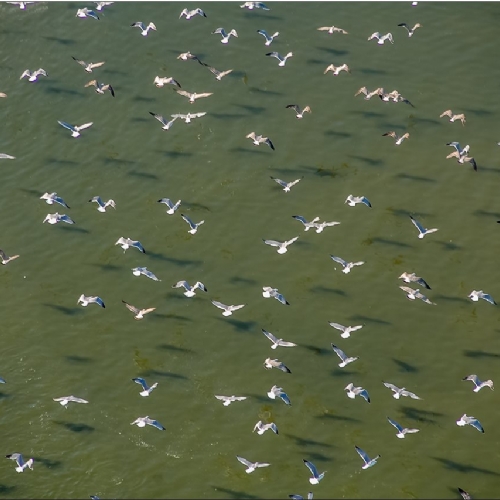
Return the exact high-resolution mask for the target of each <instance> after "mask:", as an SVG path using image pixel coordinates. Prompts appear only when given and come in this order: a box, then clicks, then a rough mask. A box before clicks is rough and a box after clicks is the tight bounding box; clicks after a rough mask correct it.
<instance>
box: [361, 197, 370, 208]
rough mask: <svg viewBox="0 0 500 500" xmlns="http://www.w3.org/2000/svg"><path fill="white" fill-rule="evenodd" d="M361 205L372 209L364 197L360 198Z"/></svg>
mask: <svg viewBox="0 0 500 500" xmlns="http://www.w3.org/2000/svg"><path fill="white" fill-rule="evenodd" d="M361 203H364V204H365V205H366V206H367V207H370V208H372V204H371V203H370V202H369V201H368V198H366V197H364V196H363V197H362V198H361Z"/></svg>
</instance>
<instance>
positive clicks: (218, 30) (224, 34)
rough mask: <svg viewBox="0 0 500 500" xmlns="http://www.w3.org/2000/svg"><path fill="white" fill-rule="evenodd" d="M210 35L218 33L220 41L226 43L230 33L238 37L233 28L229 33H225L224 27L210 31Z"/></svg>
mask: <svg viewBox="0 0 500 500" xmlns="http://www.w3.org/2000/svg"><path fill="white" fill-rule="evenodd" d="M212 35H220V36H221V37H222V39H221V43H228V42H229V38H230V37H231V35H233V36H235V37H236V38H238V33H237V32H236V30H234V29H233V30H231V31H230V32H229V33H226V30H225V29H224V28H217V29H216V30H215V31H212Z"/></svg>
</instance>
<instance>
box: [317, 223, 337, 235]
mask: <svg viewBox="0 0 500 500" xmlns="http://www.w3.org/2000/svg"><path fill="white" fill-rule="evenodd" d="M339 224H340V222H337V221H334V220H333V221H331V222H326V221H323V222H315V223H314V227H315V228H316V232H317V233H318V234H319V233H322V232H323V229H325V227H332V226H338V225H339Z"/></svg>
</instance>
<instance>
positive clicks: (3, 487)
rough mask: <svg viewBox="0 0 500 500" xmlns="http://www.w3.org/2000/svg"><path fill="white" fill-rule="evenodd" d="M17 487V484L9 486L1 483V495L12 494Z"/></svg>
mask: <svg viewBox="0 0 500 500" xmlns="http://www.w3.org/2000/svg"><path fill="white" fill-rule="evenodd" d="M15 489H16V486H7V485H6V484H0V495H10V494H12V492H13V491H14V490H15Z"/></svg>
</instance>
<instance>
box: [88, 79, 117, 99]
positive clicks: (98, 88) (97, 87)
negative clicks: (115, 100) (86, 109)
mask: <svg viewBox="0 0 500 500" xmlns="http://www.w3.org/2000/svg"><path fill="white" fill-rule="evenodd" d="M91 86H94V87H95V91H96V93H97V94H104V92H106V90H109V92H110V94H111V95H112V96H113V97H115V91H114V89H113V87H112V86H111V85H110V84H109V83H108V84H106V85H105V84H104V83H99V82H98V81H97V80H90V82H88V83H86V84H85V88H87V87H91Z"/></svg>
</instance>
